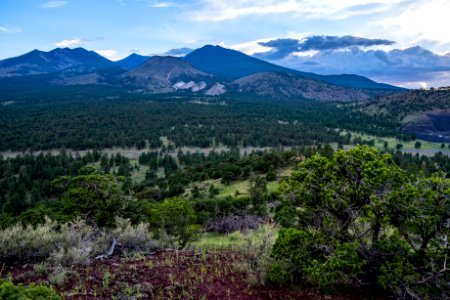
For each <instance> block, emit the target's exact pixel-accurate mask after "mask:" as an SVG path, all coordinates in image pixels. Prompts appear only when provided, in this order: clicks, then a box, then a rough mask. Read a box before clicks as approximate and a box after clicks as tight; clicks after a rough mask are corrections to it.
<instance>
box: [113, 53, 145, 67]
mask: <svg viewBox="0 0 450 300" xmlns="http://www.w3.org/2000/svg"><path fill="white" fill-rule="evenodd" d="M149 59H150V56H144V55H140V54H137V53H131V54H130V55H128V56H127V57H125V58H124V59H121V60H119V61H116V62H115V64H116V65H118V66H120V67H122V68H124V69H125V70H132V69H135V68H136V67H138V66H139V65H141V64H142V63H144V62H146V61H147V60H149Z"/></svg>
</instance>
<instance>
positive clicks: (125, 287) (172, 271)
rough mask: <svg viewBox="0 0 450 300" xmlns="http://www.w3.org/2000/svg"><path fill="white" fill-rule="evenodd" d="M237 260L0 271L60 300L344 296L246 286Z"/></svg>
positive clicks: (122, 261)
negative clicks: (48, 289) (47, 287)
mask: <svg viewBox="0 0 450 300" xmlns="http://www.w3.org/2000/svg"><path fill="white" fill-rule="evenodd" d="M241 261H242V258H241V257H240V255H239V254H238V253H234V252H231V251H222V252H194V251H161V252H158V253H155V254H153V255H147V256H143V257H140V258H136V257H134V258H123V257H113V258H111V259H107V260H103V261H96V262H94V263H93V264H91V265H90V266H87V267H72V268H66V269H64V270H61V269H58V268H53V267H41V268H39V267H36V266H30V265H26V266H22V267H3V269H2V268H0V270H1V269H2V273H1V275H2V276H6V275H7V274H8V273H9V274H11V276H12V278H13V281H14V282H16V283H18V282H22V283H25V284H29V283H31V282H43V283H48V282H50V283H52V284H53V285H54V286H55V288H56V290H57V291H58V292H60V293H62V294H63V295H64V299H112V298H116V299H311V300H312V299H348V298H347V297H341V296H339V297H338V296H333V297H330V296H325V295H322V294H320V293H318V292H316V291H313V290H297V289H293V288H270V287H265V288H255V287H251V286H250V285H249V284H248V281H247V278H248V274H247V273H245V272H243V271H242V268H237V267H236V266H238V265H239V263H240V262H241ZM63 273H64V274H63ZM61 274H62V275H61ZM349 298H353V299H358V298H357V297H349ZM359 299H361V298H359Z"/></svg>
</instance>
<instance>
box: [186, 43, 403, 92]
mask: <svg viewBox="0 0 450 300" xmlns="http://www.w3.org/2000/svg"><path fill="white" fill-rule="evenodd" d="M184 60H186V61H188V62H189V63H191V64H192V65H193V66H194V67H196V68H197V69H199V70H202V71H204V72H207V73H210V74H214V75H217V76H220V77H223V78H225V79H238V78H241V77H244V76H247V75H251V74H255V73H260V72H281V73H288V74H295V75H298V76H301V77H304V78H309V79H314V80H320V81H324V82H327V83H331V84H335V85H340V86H344V87H350V88H358V89H381V90H401V88H399V87H396V86H392V85H389V84H383V83H378V82H375V81H373V80H370V79H369V78H366V77H363V76H359V75H352V74H344V75H319V74H314V73H307V72H301V71H297V70H292V69H288V68H285V67H281V66H278V65H274V64H271V63H269V62H266V61H263V60H261V59H258V58H255V57H252V56H249V55H246V54H244V53H242V52H239V51H235V50H231V49H226V48H223V47H220V46H212V45H206V46H203V47H202V48H199V49H197V50H194V51H192V52H191V53H189V54H188V55H186V56H185V57H184Z"/></svg>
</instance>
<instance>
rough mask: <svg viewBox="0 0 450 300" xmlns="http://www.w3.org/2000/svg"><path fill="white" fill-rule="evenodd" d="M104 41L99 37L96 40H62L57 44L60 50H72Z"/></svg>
mask: <svg viewBox="0 0 450 300" xmlns="http://www.w3.org/2000/svg"><path fill="white" fill-rule="evenodd" d="M101 40H103V38H102V37H97V38H94V39H86V38H74V39H70V40H62V41H61V42H58V43H56V44H55V45H56V47H59V48H72V47H78V46H81V45H86V44H89V43H92V42H96V41H101Z"/></svg>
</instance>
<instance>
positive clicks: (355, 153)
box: [272, 146, 450, 299]
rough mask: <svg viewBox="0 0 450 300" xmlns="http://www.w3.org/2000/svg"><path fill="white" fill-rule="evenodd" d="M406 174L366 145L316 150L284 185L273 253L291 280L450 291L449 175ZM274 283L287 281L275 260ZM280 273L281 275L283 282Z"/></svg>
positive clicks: (407, 293) (419, 292) (411, 292)
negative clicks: (329, 151) (318, 152)
mask: <svg viewBox="0 0 450 300" xmlns="http://www.w3.org/2000/svg"><path fill="white" fill-rule="evenodd" d="M444 177H445V176H443V175H433V176H431V177H430V178H424V177H421V175H418V176H417V177H413V176H411V175H408V174H406V172H405V171H403V170H402V169H400V168H399V167H398V166H397V165H395V163H394V162H393V160H392V158H391V156H390V155H388V154H380V153H379V152H378V151H376V150H374V149H371V148H369V147H367V146H364V147H361V146H357V147H355V148H353V149H350V150H347V151H339V152H338V153H336V154H335V155H333V156H330V157H329V158H327V157H324V156H320V155H315V156H313V157H311V158H310V159H308V160H306V161H305V162H302V163H301V164H300V165H299V168H298V169H297V170H296V171H294V172H293V174H292V177H291V178H290V180H289V181H287V182H286V183H284V184H282V185H281V186H280V191H279V192H278V194H279V195H280V200H281V201H282V204H281V206H279V207H278V208H277V212H276V219H277V220H278V221H279V222H280V223H281V225H282V226H283V227H284V228H282V229H281V230H280V232H279V235H278V239H277V241H276V243H275V245H274V247H273V251H272V255H273V257H274V258H275V259H276V260H277V262H279V263H280V264H281V263H288V264H289V267H288V268H289V269H291V270H292V272H291V273H292V276H293V279H294V281H297V282H298V281H306V282H308V283H313V284H316V285H317V286H320V287H321V288H325V289H328V290H332V289H336V288H339V287H345V288H349V287H357V288H364V287H370V288H372V289H376V290H379V291H380V292H384V293H386V294H394V295H395V296H397V297H399V298H402V299H403V298H416V299H417V298H421V297H431V298H433V297H437V296H442V295H446V296H447V297H448V296H449V294H450V286H449V285H448V282H450V272H449V271H448V266H447V257H448V251H449V244H448V241H447V237H448V235H449V233H450V226H449V224H450V197H449V196H448V195H450V180H449V179H445V178H444ZM272 271H273V272H272V277H273V279H274V281H283V279H286V277H285V276H284V274H283V273H282V272H280V268H278V267H277V265H275V266H274V267H273V268H272ZM280 279H281V280H280Z"/></svg>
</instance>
